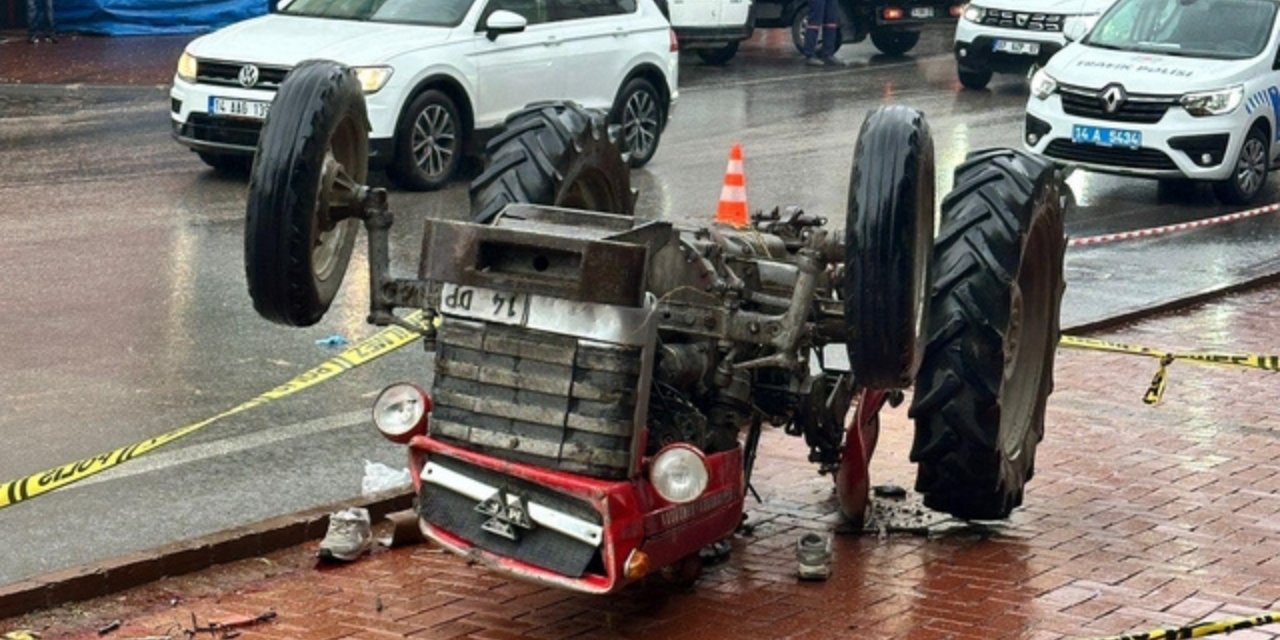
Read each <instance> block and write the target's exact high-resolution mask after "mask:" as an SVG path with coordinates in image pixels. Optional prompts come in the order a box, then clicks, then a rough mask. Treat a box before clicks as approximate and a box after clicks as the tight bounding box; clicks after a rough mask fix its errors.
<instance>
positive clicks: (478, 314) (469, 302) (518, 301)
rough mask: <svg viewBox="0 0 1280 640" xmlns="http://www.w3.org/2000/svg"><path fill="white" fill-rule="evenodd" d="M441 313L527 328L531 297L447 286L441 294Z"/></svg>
mask: <svg viewBox="0 0 1280 640" xmlns="http://www.w3.org/2000/svg"><path fill="white" fill-rule="evenodd" d="M440 310H441V311H443V312H444V313H447V314H450V315H455V316H462V317H464V318H471V319H473V320H484V321H486V322H496V323H498V324H510V325H516V326H524V325H526V324H528V323H529V296H528V295H527V294H524V293H508V292H506V291H494V290H492V289H485V288H482V287H466V286H462V285H457V284H448V283H446V284H445V285H444V286H443V287H441V291H440Z"/></svg>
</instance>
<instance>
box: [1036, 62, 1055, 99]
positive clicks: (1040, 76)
mask: <svg viewBox="0 0 1280 640" xmlns="http://www.w3.org/2000/svg"><path fill="white" fill-rule="evenodd" d="M1057 90H1058V81H1057V80H1054V79H1053V76H1050V75H1049V74H1047V73H1045V72H1044V69H1041V70H1039V71H1037V72H1036V74H1035V75H1034V76H1031V95H1033V96H1035V97H1036V99H1037V100H1045V99H1047V98H1048V97H1049V96H1051V95H1053V92H1055V91H1057Z"/></svg>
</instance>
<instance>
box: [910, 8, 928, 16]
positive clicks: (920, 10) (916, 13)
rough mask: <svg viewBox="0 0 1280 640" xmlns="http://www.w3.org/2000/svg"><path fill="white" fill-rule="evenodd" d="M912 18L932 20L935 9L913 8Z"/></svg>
mask: <svg viewBox="0 0 1280 640" xmlns="http://www.w3.org/2000/svg"><path fill="white" fill-rule="evenodd" d="M911 17H912V18H932V17H933V7H912V8H911Z"/></svg>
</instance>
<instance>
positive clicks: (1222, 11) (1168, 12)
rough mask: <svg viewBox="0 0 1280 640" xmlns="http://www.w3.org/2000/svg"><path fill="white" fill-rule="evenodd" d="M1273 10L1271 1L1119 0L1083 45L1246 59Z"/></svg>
mask: <svg viewBox="0 0 1280 640" xmlns="http://www.w3.org/2000/svg"><path fill="white" fill-rule="evenodd" d="M1275 14H1276V2H1275V0H1120V2H1119V3H1117V4H1116V5H1115V6H1113V7H1112V8H1111V10H1110V11H1108V12H1107V13H1106V15H1104V16H1102V18H1101V19H1100V20H1098V24H1097V25H1095V26H1094V28H1093V30H1092V31H1091V32H1090V33H1089V37H1088V38H1085V40H1084V44H1086V45H1090V46H1094V47H1101V48H1103V49H1118V50H1121V51H1140V52H1143V53H1159V54H1164V55H1170V56H1186V57H1192V58H1218V59H1224V60H1239V59H1243V58H1252V57H1253V56H1256V55H1258V54H1259V53H1262V50H1263V48H1265V47H1266V46H1267V40H1268V39H1269V37H1270V35H1271V25H1272V20H1273V19H1274V18H1275Z"/></svg>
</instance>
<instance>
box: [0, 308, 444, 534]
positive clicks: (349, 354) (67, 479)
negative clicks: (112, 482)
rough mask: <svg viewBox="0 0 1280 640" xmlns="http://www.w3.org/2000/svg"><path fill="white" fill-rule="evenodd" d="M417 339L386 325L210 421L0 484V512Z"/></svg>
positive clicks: (414, 318) (415, 317)
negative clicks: (384, 327)
mask: <svg viewBox="0 0 1280 640" xmlns="http://www.w3.org/2000/svg"><path fill="white" fill-rule="evenodd" d="M422 317H423V314H422V312H421V311H415V312H413V313H411V314H409V315H407V316H405V318H404V320H405V322H407V323H408V324H410V325H417V326H421V322H422ZM420 335H421V334H419V333H416V332H414V331H410V330H408V329H405V328H403V327H397V326H392V327H387V328H386V329H383V330H381V331H379V332H377V333H375V334H373V335H372V336H369V337H368V338H365V339H363V340H361V341H359V342H357V343H356V344H355V345H353V346H352V347H350V348H348V349H346V350H344V351H343V352H342V353H339V354H338V355H336V356H334V357H332V358H329V359H328V360H326V361H324V362H323V363H321V364H320V366H317V367H315V368H313V369H310V370H309V371H306V372H303V373H302V374H301V375H299V376H298V377H296V378H294V379H292V380H290V381H288V382H286V383H284V384H282V385H280V386H278V387H276V388H274V389H272V390H270V391H267V392H266V393H263V394H261V395H259V396H257V397H256V398H253V399H252V400H249V401H247V402H244V403H241V404H238V405H236V406H234V407H232V408H230V409H227V410H226V411H223V412H222V413H219V414H218V415H215V416H213V417H212V418H207V419H205V420H201V421H200V422H197V423H195V424H189V425H187V426H185V427H179V428H177V429H174V430H172V431H169V432H167V433H162V434H160V435H158V436H155V437H154V438H148V439H146V440H143V441H142V442H138V443H135V444H131V445H129V446H126V447H120V448H119V449H115V450H114V451H108V452H106V453H104V454H102V455H97V456H93V457H90V458H85V459H83V460H79V461H76V462H70V463H67V464H64V465H61V466H58V467H54V468H52V469H49V470H47V471H44V472H41V473H35V474H32V475H29V476H27V477H25V478H19V479H17V480H13V481H11V482H6V483H3V484H0V509H3V508H4V507H7V506H9V505H12V504H17V503H19V502H22V501H24V500H30V499H31V498H34V497H36V496H38V495H41V494H44V493H48V492H50V491H53V490H54V489H57V488H59V487H64V486H66V485H69V484H71V483H73V482H76V481H78V480H83V479H84V478H87V477H89V476H91V475H93V474H95V473H101V472H103V471H106V470H107V469H110V468H112V467H114V466H116V465H119V464H121V463H124V462H128V461H129V460H132V459H134V458H136V457H138V456H140V455H143V454H145V453H147V452H149V451H152V450H155V449H158V448H160V447H162V446H164V445H166V444H169V443H171V442H174V441H175V440H179V439H181V438H184V437H186V436H189V435H191V434H193V433H195V432H197V431H199V430H201V429H203V428H205V427H207V426H209V425H211V424H213V423H215V422H217V421H219V420H221V419H223V418H226V417H229V416H233V415H235V414H237V413H241V412H244V411H248V410H249V409H253V408H255V407H260V406H262V405H264V404H267V403H269V402H272V401H274V400H279V399H281V398H284V397H286V396H291V395H293V394H295V393H297V392H299V391H302V390H303V389H307V388H309V387H313V386H315V385H318V384H320V383H321V382H324V381H326V380H329V379H330V378H333V377H335V376H338V375H339V374H341V373H344V372H346V371H350V370H351V369H354V368H356V367H358V366H360V365H362V364H366V363H368V362H372V361H373V360H376V359H378V358H381V357H382V356H384V355H387V354H388V353H391V352H392V351H395V350H396V349H399V348H401V347H403V346H405V345H407V344H409V343H411V342H413V341H414V340H417V339H418V338H419V337H420Z"/></svg>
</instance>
